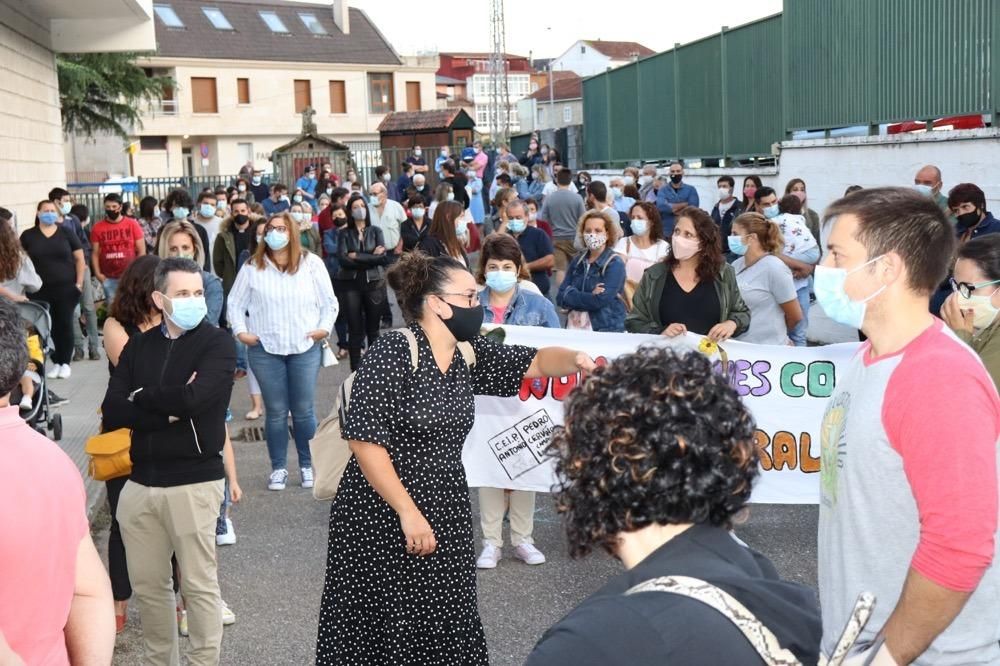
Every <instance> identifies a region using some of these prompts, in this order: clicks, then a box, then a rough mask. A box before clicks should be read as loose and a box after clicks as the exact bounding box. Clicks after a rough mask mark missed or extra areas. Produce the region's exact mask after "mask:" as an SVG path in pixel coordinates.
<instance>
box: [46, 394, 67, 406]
mask: <svg viewBox="0 0 1000 666" xmlns="http://www.w3.org/2000/svg"><path fill="white" fill-rule="evenodd" d="M68 404H69V398H62V397H60V396H58V395H56V392H55V391H49V407H51V408H52V409H55V408H56V407H62V406H63V405H68Z"/></svg>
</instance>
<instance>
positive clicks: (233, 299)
mask: <svg viewBox="0 0 1000 666" xmlns="http://www.w3.org/2000/svg"><path fill="white" fill-rule="evenodd" d="M264 262H265V267H264V269H263V270H261V269H258V268H257V267H256V266H254V265H253V264H251V265H248V266H247V267H246V268H245V269H244V270H241V271H240V272H239V273H238V274H237V275H236V282H235V283H234V284H233V289H232V291H231V292H229V309H228V319H229V323H230V325H231V326H232V328H233V335H239V334H240V333H251V334H253V335H256V336H257V337H258V338H260V344H261V345H262V346H263V347H264V351H266V352H268V353H269V354H276V355H278V356H287V355H290V354H301V353H303V352H306V351H308V350H309V349H310V348H311V347H312V346H313V345H314V344H315V343H314V342H313V340H312V339H311V338H310V337H309V333H310V332H311V331H317V330H324V331H330V330H332V329H333V322H334V321H335V320H336V319H337V310H338V305H337V299H336V297H335V296H334V295H333V286H332V285H331V283H330V277H329V275H328V274H327V272H326V267H325V266H324V265H323V260H322V259H320V258H319V257H317V256H316V255H314V254H312V253H310V252H307V253H305V254H304V255H303V257H302V259H301V260H300V261H299V270H298V271H297V272H296V273H294V274H289V273H283V272H282V271H280V270H278V268H277V267H276V266H275V265H274V264H273V263H271V260H270V259H269V258H268V257H267V256H266V255H265V257H264ZM247 312H249V313H250V314H249V316H248V315H247Z"/></svg>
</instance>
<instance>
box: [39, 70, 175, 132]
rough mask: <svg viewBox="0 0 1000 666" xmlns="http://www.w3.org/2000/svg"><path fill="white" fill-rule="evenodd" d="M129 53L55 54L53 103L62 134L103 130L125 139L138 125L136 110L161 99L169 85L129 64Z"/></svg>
mask: <svg viewBox="0 0 1000 666" xmlns="http://www.w3.org/2000/svg"><path fill="white" fill-rule="evenodd" d="M135 58H136V54H135V53H82V54H60V55H58V56H57V58H56V64H57V67H58V72H59V101H60V103H61V105H62V125H63V131H64V132H65V133H66V134H72V133H77V134H80V135H83V136H86V137H88V138H90V137H93V136H94V134H97V133H101V132H108V133H111V134H116V135H117V136H120V137H121V138H122V139H128V137H129V130H130V128H132V127H133V126H134V127H141V126H142V119H141V109H142V108H143V107H144V106H145V105H146V104H148V103H150V102H154V101H158V100H160V99H161V98H162V97H163V90H164V88H166V87H170V86H171V85H172V84H173V81H172V80H171V78H170V77H167V76H157V77H150V76H147V75H146V72H145V71H144V70H143V69H142V68H141V67H139V66H138V65H136V64H135Z"/></svg>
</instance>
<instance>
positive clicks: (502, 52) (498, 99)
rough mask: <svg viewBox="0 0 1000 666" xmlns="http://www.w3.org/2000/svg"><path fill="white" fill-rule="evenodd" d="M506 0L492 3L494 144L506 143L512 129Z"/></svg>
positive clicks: (490, 105) (491, 68)
mask: <svg viewBox="0 0 1000 666" xmlns="http://www.w3.org/2000/svg"><path fill="white" fill-rule="evenodd" d="M503 2H504V0H491V2H490V42H491V44H492V50H491V52H490V64H489V74H490V103H489V122H490V132H491V133H492V135H493V141H494V143H498V142H499V143H506V142H507V139H508V133H509V131H510V130H509V128H510V92H509V89H508V86H507V37H506V29H505V27H504V10H503Z"/></svg>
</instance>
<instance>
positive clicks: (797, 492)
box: [462, 326, 858, 504]
mask: <svg viewBox="0 0 1000 666" xmlns="http://www.w3.org/2000/svg"><path fill="white" fill-rule="evenodd" d="M503 328H504V331H505V333H506V344H522V345H529V346H532V347H548V346H560V347H570V348H572V349H578V350H580V351H584V352H586V353H588V354H590V355H591V357H593V358H594V359H595V360H597V362H598V363H599V364H601V363H609V362H610V363H613V362H614V359H615V357H617V356H621V355H622V354H627V353H629V352H632V351H634V350H635V349H637V348H638V347H639V346H640V345H643V344H656V345H665V346H671V347H675V348H678V349H686V350H690V351H694V352H695V353H701V352H699V351H697V350H698V345H699V342H700V341H701V340H702V339H703V336H699V335H694V334H687V335H686V336H681V337H678V338H674V339H669V338H665V337H663V336H657V335H634V334H629V333H592V332H584V331H566V330H562V329H548V328H536V327H524V326H504V327H503ZM723 347H724V348H725V351H726V353H727V355H728V368H726V369H725V370H723V368H722V361H721V359H720V357H719V356H718V355H714V356H710V358H711V359H712V360H713V361H714V362H715V368H716V370H717V371H719V372H723V371H725V372H727V373H728V375H729V379H730V383H731V384H732V386H733V387H734V388H735V389H736V391H737V392H738V393H739V394H740V396H741V397H742V398H743V400H744V401H745V402H746V405H747V406H748V407H749V408H750V411H751V413H752V414H753V416H754V419H755V420H756V423H757V431H756V435H755V436H756V444H757V450H758V452H759V454H760V466H761V477H760V479H758V481H757V484H756V486H755V487H754V491H753V496H752V498H751V501H753V502H761V503H776V504H816V503H817V502H818V501H819V466H820V435H821V433H820V428H821V423H822V420H823V413H824V410H825V408H826V403H827V399H828V398H829V397H830V396H831V395H832V393H833V389H834V387H835V386H836V382H837V377H838V376H839V375H840V371H841V370H842V368H843V367H844V364H845V363H846V362H847V361H849V360H850V358H851V357H852V356H853V354H854V353H855V352H856V350H857V348H858V345H857V344H855V343H851V344H839V345H827V346H824V347H778V346H770V345H751V344H746V343H742V342H736V341H727V342H726V343H724V344H723ZM579 381H580V376H579V375H574V376H570V377H562V378H559V379H534V380H525V381H524V383H523V384H522V386H521V391H520V394H519V395H517V396H514V397H510V398H496V397H491V396H476V423H475V426H474V427H473V429H472V432H471V433H470V434H469V437H468V439H466V442H465V448H464V450H463V454H462V461H463V463H464V464H465V469H466V474H467V476H468V481H469V485H470V486H472V487H479V486H485V487H492V488H511V489H515V490H535V491H541V492H549V490H550V489H551V488H552V486H553V485H554V484H555V480H556V479H555V474H554V466H553V464H552V461H551V460H550V459H548V458H547V457H546V454H545V449H546V447H547V446H548V444H549V439H550V437H551V434H552V429H553V428H554V427H555V426H557V425H561V424H562V421H563V407H562V403H563V400H565V399H566V397H567V395H568V394H569V392H570V391H571V390H572V389H573V388H574V387H575V386H576V385H577V383H578V382H579Z"/></svg>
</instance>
